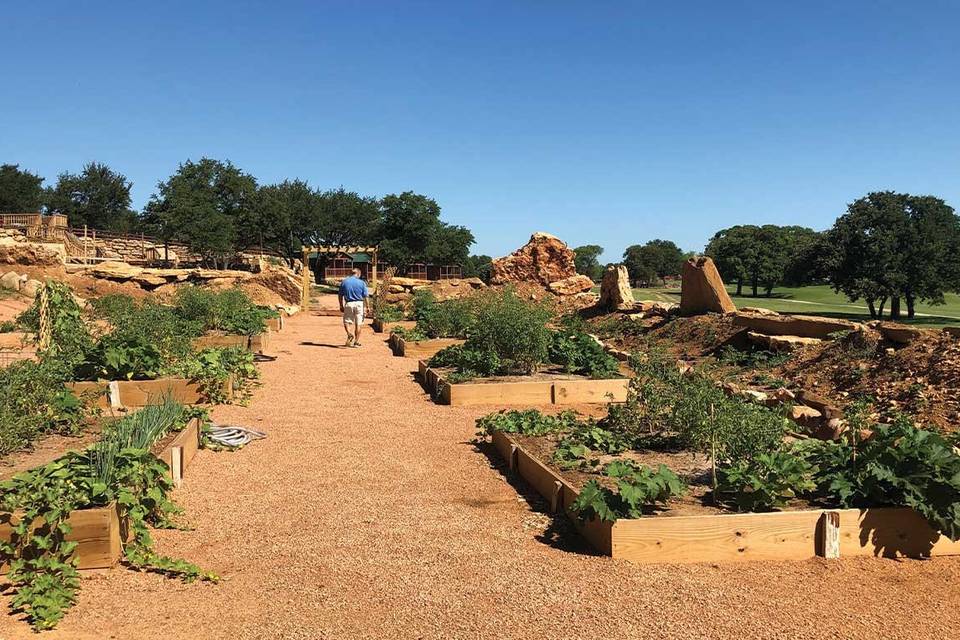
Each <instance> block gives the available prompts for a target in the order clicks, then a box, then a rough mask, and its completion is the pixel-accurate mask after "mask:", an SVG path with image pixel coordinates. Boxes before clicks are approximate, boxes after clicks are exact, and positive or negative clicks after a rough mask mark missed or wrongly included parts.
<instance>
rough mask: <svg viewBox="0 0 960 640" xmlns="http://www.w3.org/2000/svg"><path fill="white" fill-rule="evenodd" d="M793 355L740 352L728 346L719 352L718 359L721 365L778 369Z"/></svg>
mask: <svg viewBox="0 0 960 640" xmlns="http://www.w3.org/2000/svg"><path fill="white" fill-rule="evenodd" d="M791 357H792V355H791V354H790V352H788V351H782V352H776V351H767V350H765V349H746V350H740V349H737V348H735V347H733V346H731V345H726V346H725V347H723V348H722V349H720V350H719V351H718V352H717V359H718V360H719V361H720V363H721V364H725V365H731V366H735V367H744V368H748V369H769V368H773V367H777V366H779V365H781V364H783V363H785V362H787V361H788V360H790V358H791Z"/></svg>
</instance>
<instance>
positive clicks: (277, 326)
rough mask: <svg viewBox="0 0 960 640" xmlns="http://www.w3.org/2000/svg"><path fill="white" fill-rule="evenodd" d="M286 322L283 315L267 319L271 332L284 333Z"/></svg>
mask: <svg viewBox="0 0 960 640" xmlns="http://www.w3.org/2000/svg"><path fill="white" fill-rule="evenodd" d="M285 324H286V321H285V319H284V317H283V314H281V315H279V316H277V317H276V318H267V329H269V330H270V331H282V330H283V327H284V325H285Z"/></svg>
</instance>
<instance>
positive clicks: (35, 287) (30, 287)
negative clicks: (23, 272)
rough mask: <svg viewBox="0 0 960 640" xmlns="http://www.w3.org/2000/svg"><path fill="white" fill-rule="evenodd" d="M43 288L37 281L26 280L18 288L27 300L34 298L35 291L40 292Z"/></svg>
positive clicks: (35, 295)
mask: <svg viewBox="0 0 960 640" xmlns="http://www.w3.org/2000/svg"><path fill="white" fill-rule="evenodd" d="M42 286H43V283H42V282H40V281H39V280H33V279H30V280H27V281H26V282H24V283H23V285H21V286H20V293H22V294H23V295H25V296H27V297H28V298H36V297H37V291H39V290H40V287H42Z"/></svg>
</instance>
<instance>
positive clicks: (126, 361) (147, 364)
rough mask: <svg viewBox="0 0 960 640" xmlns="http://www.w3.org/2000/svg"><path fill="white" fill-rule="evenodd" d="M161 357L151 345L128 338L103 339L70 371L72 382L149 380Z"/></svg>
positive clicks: (154, 375) (110, 337) (153, 374)
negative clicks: (72, 377) (72, 371)
mask: <svg viewBox="0 0 960 640" xmlns="http://www.w3.org/2000/svg"><path fill="white" fill-rule="evenodd" d="M162 365H163V354H162V353H160V350H159V349H158V348H157V347H155V346H154V345H153V344H152V343H150V342H147V341H146V340H143V339H131V337H130V336H124V335H116V334H110V335H107V336H104V337H103V338H101V339H100V341H99V342H97V343H96V344H95V345H94V346H93V347H92V348H91V349H90V350H88V351H87V353H86V355H85V357H84V360H83V361H82V362H81V363H79V364H78V365H77V366H76V368H75V369H74V379H76V380H100V379H103V380H153V379H155V378H156V377H157V376H158V375H159V372H160V369H161V367H162Z"/></svg>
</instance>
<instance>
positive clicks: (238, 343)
mask: <svg viewBox="0 0 960 640" xmlns="http://www.w3.org/2000/svg"><path fill="white" fill-rule="evenodd" d="M250 340H251V338H250V337H249V336H238V335H231V334H228V335H222V336H219V335H207V336H200V337H199V338H196V339H195V340H194V341H193V348H194V349H196V350H198V351H200V350H202V349H219V348H227V349H230V348H235V347H236V348H240V349H249V348H250Z"/></svg>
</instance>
